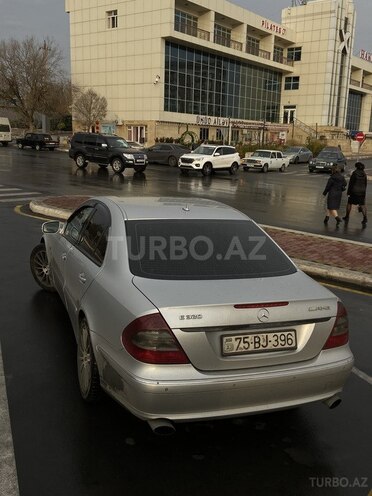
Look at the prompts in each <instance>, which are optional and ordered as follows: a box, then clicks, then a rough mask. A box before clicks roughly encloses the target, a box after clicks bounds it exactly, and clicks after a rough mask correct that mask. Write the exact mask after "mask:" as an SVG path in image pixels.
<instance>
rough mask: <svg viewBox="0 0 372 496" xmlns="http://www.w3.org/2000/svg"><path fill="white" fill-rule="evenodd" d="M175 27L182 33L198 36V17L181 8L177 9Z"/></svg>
mask: <svg viewBox="0 0 372 496" xmlns="http://www.w3.org/2000/svg"><path fill="white" fill-rule="evenodd" d="M174 29H175V31H179V32H180V33H185V34H189V35H191V36H197V32H198V18H197V17H195V16H193V15H191V14H187V13H186V12H182V11H181V10H176V11H175V13H174Z"/></svg>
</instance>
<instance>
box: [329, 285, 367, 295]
mask: <svg viewBox="0 0 372 496" xmlns="http://www.w3.org/2000/svg"><path fill="white" fill-rule="evenodd" d="M321 284H323V286H329V287H330V288H335V289H341V290H342V291H348V292H349V293H355V294H359V295H363V296H372V293H371V291H363V290H362V289H353V288H349V287H347V286H341V285H339V284H331V283H328V282H322V283H321Z"/></svg>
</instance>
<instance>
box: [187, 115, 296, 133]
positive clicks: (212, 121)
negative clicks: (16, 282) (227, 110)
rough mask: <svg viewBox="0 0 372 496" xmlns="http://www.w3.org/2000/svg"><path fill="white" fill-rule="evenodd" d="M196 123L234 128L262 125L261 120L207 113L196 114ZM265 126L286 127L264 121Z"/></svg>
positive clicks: (280, 128)
mask: <svg viewBox="0 0 372 496" xmlns="http://www.w3.org/2000/svg"><path fill="white" fill-rule="evenodd" d="M196 124H197V125H198V126H216V127H228V126H231V127H232V128H234V129H262V127H263V122H259V121H244V120H239V119H231V118H230V119H229V118H228V117H210V116H208V115H197V116H196ZM266 126H267V127H270V128H272V129H276V130H281V131H282V130H286V129H287V127H286V126H283V124H274V123H269V122H266Z"/></svg>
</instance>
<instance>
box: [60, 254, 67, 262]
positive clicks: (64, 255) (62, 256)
mask: <svg viewBox="0 0 372 496" xmlns="http://www.w3.org/2000/svg"><path fill="white" fill-rule="evenodd" d="M61 258H62V260H63V261H64V262H65V261H66V260H67V253H62V255H61Z"/></svg>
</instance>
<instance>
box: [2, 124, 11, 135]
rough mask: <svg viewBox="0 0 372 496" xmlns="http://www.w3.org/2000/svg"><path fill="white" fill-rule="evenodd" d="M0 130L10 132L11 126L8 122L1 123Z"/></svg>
mask: <svg viewBox="0 0 372 496" xmlns="http://www.w3.org/2000/svg"><path fill="white" fill-rule="evenodd" d="M0 132H2V133H10V127H9V125H8V124H0Z"/></svg>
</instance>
